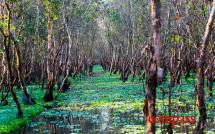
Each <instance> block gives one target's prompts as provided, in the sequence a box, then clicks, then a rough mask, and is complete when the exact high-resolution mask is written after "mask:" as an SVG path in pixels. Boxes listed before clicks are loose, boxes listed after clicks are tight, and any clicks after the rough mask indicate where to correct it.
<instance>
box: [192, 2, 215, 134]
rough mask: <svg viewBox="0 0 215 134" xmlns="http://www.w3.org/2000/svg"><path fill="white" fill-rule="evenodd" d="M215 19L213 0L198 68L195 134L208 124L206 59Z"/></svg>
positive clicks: (199, 132)
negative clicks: (205, 87)
mask: <svg viewBox="0 0 215 134" xmlns="http://www.w3.org/2000/svg"><path fill="white" fill-rule="evenodd" d="M214 19H215V0H214V2H213V8H212V10H211V13H210V17H209V20H208V23H207V26H206V30H205V34H204V38H203V41H202V46H201V51H200V57H199V59H198V68H197V85H196V91H197V99H198V107H199V114H200V118H199V121H198V124H197V127H196V128H195V130H194V133H195V134H202V133H204V128H205V125H206V119H207V114H206V106H205V92H204V78H205V74H204V72H205V62H206V61H205V59H206V50H207V46H208V43H209V39H210V35H211V31H212V29H213V22H214Z"/></svg>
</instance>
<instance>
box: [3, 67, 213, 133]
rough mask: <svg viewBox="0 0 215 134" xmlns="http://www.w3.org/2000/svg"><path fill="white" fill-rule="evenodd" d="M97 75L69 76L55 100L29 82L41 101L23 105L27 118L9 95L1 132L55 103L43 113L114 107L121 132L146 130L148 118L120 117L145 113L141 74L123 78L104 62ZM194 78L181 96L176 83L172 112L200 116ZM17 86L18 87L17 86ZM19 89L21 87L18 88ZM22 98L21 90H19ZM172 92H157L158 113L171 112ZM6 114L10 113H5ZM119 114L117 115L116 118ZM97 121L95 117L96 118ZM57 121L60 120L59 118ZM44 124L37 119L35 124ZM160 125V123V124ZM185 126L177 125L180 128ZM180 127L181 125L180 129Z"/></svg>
mask: <svg viewBox="0 0 215 134" xmlns="http://www.w3.org/2000/svg"><path fill="white" fill-rule="evenodd" d="M93 72H94V75H93V76H92V77H89V76H83V75H79V76H78V77H77V78H76V79H72V78H71V77H70V78H69V80H70V81H71V84H72V90H71V91H69V92H67V93H62V94H61V95H60V96H59V98H58V100H56V101H54V102H49V103H44V101H43V99H42V97H43V94H44V92H43V91H42V90H41V89H40V87H39V86H38V85H36V86H28V88H29V90H30V91H31V94H32V95H33V96H34V98H35V99H36V100H37V104H36V105H33V106H31V105H30V106H29V105H23V104H22V107H23V111H24V118H22V119H16V114H15V113H16V107H15V104H13V103H12V98H11V97H10V98H9V103H10V105H8V106H1V107H0V110H1V111H0V117H1V118H0V133H9V132H11V131H13V130H16V129H19V128H20V127H21V126H23V125H25V124H28V123H29V120H30V119H31V118H32V117H35V116H36V115H38V114H39V113H41V112H42V111H44V110H45V108H44V107H55V108H54V109H53V110H48V111H46V112H43V113H42V114H41V115H43V116H46V117H49V116H59V115H63V116H67V115H73V116H81V117H83V118H88V117H89V116H92V114H95V113H96V112H97V111H101V110H102V109H108V110H109V111H111V118H112V120H111V126H113V127H114V128H120V129H119V133H125V132H128V131H129V132H134V133H135V132H137V133H141V132H143V131H144V127H143V126H142V127H141V125H142V124H143V122H144V118H138V119H137V120H136V121H135V122H133V121H131V122H126V121H125V123H124V124H119V122H118V120H117V118H118V117H119V116H120V115H124V114H126V113H129V114H131V115H130V116H133V117H138V115H141V114H142V108H143V98H144V95H145V93H144V92H145V91H144V86H143V83H142V82H140V81H139V80H138V79H137V78H136V79H135V80H134V81H133V82H132V81H131V80H129V81H127V82H124V83H123V82H122V81H120V80H119V75H118V74H112V75H111V76H110V75H109V72H105V71H103V70H102V68H101V66H94V70H93ZM192 81H193V80H192V79H191V78H190V79H188V81H185V80H183V82H184V84H183V85H182V87H181V88H182V91H183V92H182V93H183V95H182V98H181V100H180V87H176V88H174V90H173V93H172V109H173V110H172V114H173V115H178V116H188V115H189V116H191V115H195V116H196V118H197V117H198V112H197V110H195V107H194V99H193V96H194V91H193V90H194V88H193V85H192V84H193V82H192ZM167 85H168V82H164V84H163V85H161V86H163V87H164V91H165V92H166V91H168V88H167ZM16 90H17V89H16ZM17 92H18V91H17ZM18 96H19V98H21V92H19V94H18ZM167 105H168V95H163V94H162V93H161V91H160V90H158V92H157V102H156V109H157V114H158V115H167V113H168V112H167V110H168V107H167ZM207 109H208V116H209V118H213V117H214V116H215V111H214V109H215V108H214V101H212V100H209V101H207ZM5 115H6V116H5ZM115 118H116V119H115ZM93 121H94V122H96V119H95V120H92V122H93ZM56 123H57V122H56ZM37 125H41V123H38V122H35V123H34V124H33V126H37ZM158 125H159V124H158ZM180 127H181V126H179V124H178V125H176V128H180ZM176 130H177V129H176Z"/></svg>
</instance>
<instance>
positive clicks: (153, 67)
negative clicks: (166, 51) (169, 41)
mask: <svg viewBox="0 0 215 134" xmlns="http://www.w3.org/2000/svg"><path fill="white" fill-rule="evenodd" d="M151 17H152V33H153V37H152V39H153V40H152V46H153V50H152V55H153V57H152V58H151V59H150V60H151V61H150V62H149V65H148V67H147V72H146V74H147V78H146V97H147V99H148V104H147V106H148V108H147V119H149V118H148V117H150V116H155V115H156V112H155V103H156V87H157V85H158V83H157V81H158V75H157V69H158V68H160V52H161V50H160V47H161V41H160V26H161V24H160V0H151ZM155 129H156V127H155V124H154V123H153V124H152V123H150V122H149V121H147V129H146V133H147V134H155Z"/></svg>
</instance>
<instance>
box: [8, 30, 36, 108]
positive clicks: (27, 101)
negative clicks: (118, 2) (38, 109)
mask: <svg viewBox="0 0 215 134" xmlns="http://www.w3.org/2000/svg"><path fill="white" fill-rule="evenodd" d="M11 34H12V33H11ZM11 39H12V40H13V42H14V50H15V54H16V70H17V75H18V79H19V86H20V87H21V89H22V92H23V101H24V103H25V104H30V105H31V104H35V103H36V102H35V100H34V99H33V98H32V97H31V95H30V94H29V93H28V91H27V88H26V84H25V80H24V78H23V71H22V62H21V58H20V50H19V45H18V42H17V39H16V38H15V36H14V35H11Z"/></svg>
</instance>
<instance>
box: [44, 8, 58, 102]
mask: <svg viewBox="0 0 215 134" xmlns="http://www.w3.org/2000/svg"><path fill="white" fill-rule="evenodd" d="M47 28H48V57H47V74H48V85H47V87H46V93H45V96H44V100H45V101H47V102H48V101H52V100H53V99H54V97H53V90H54V84H55V76H54V75H55V74H54V68H55V66H54V65H53V62H52V61H53V59H52V58H53V57H54V54H53V49H54V45H53V42H52V38H53V22H52V20H51V11H50V9H49V8H48V24H47Z"/></svg>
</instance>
